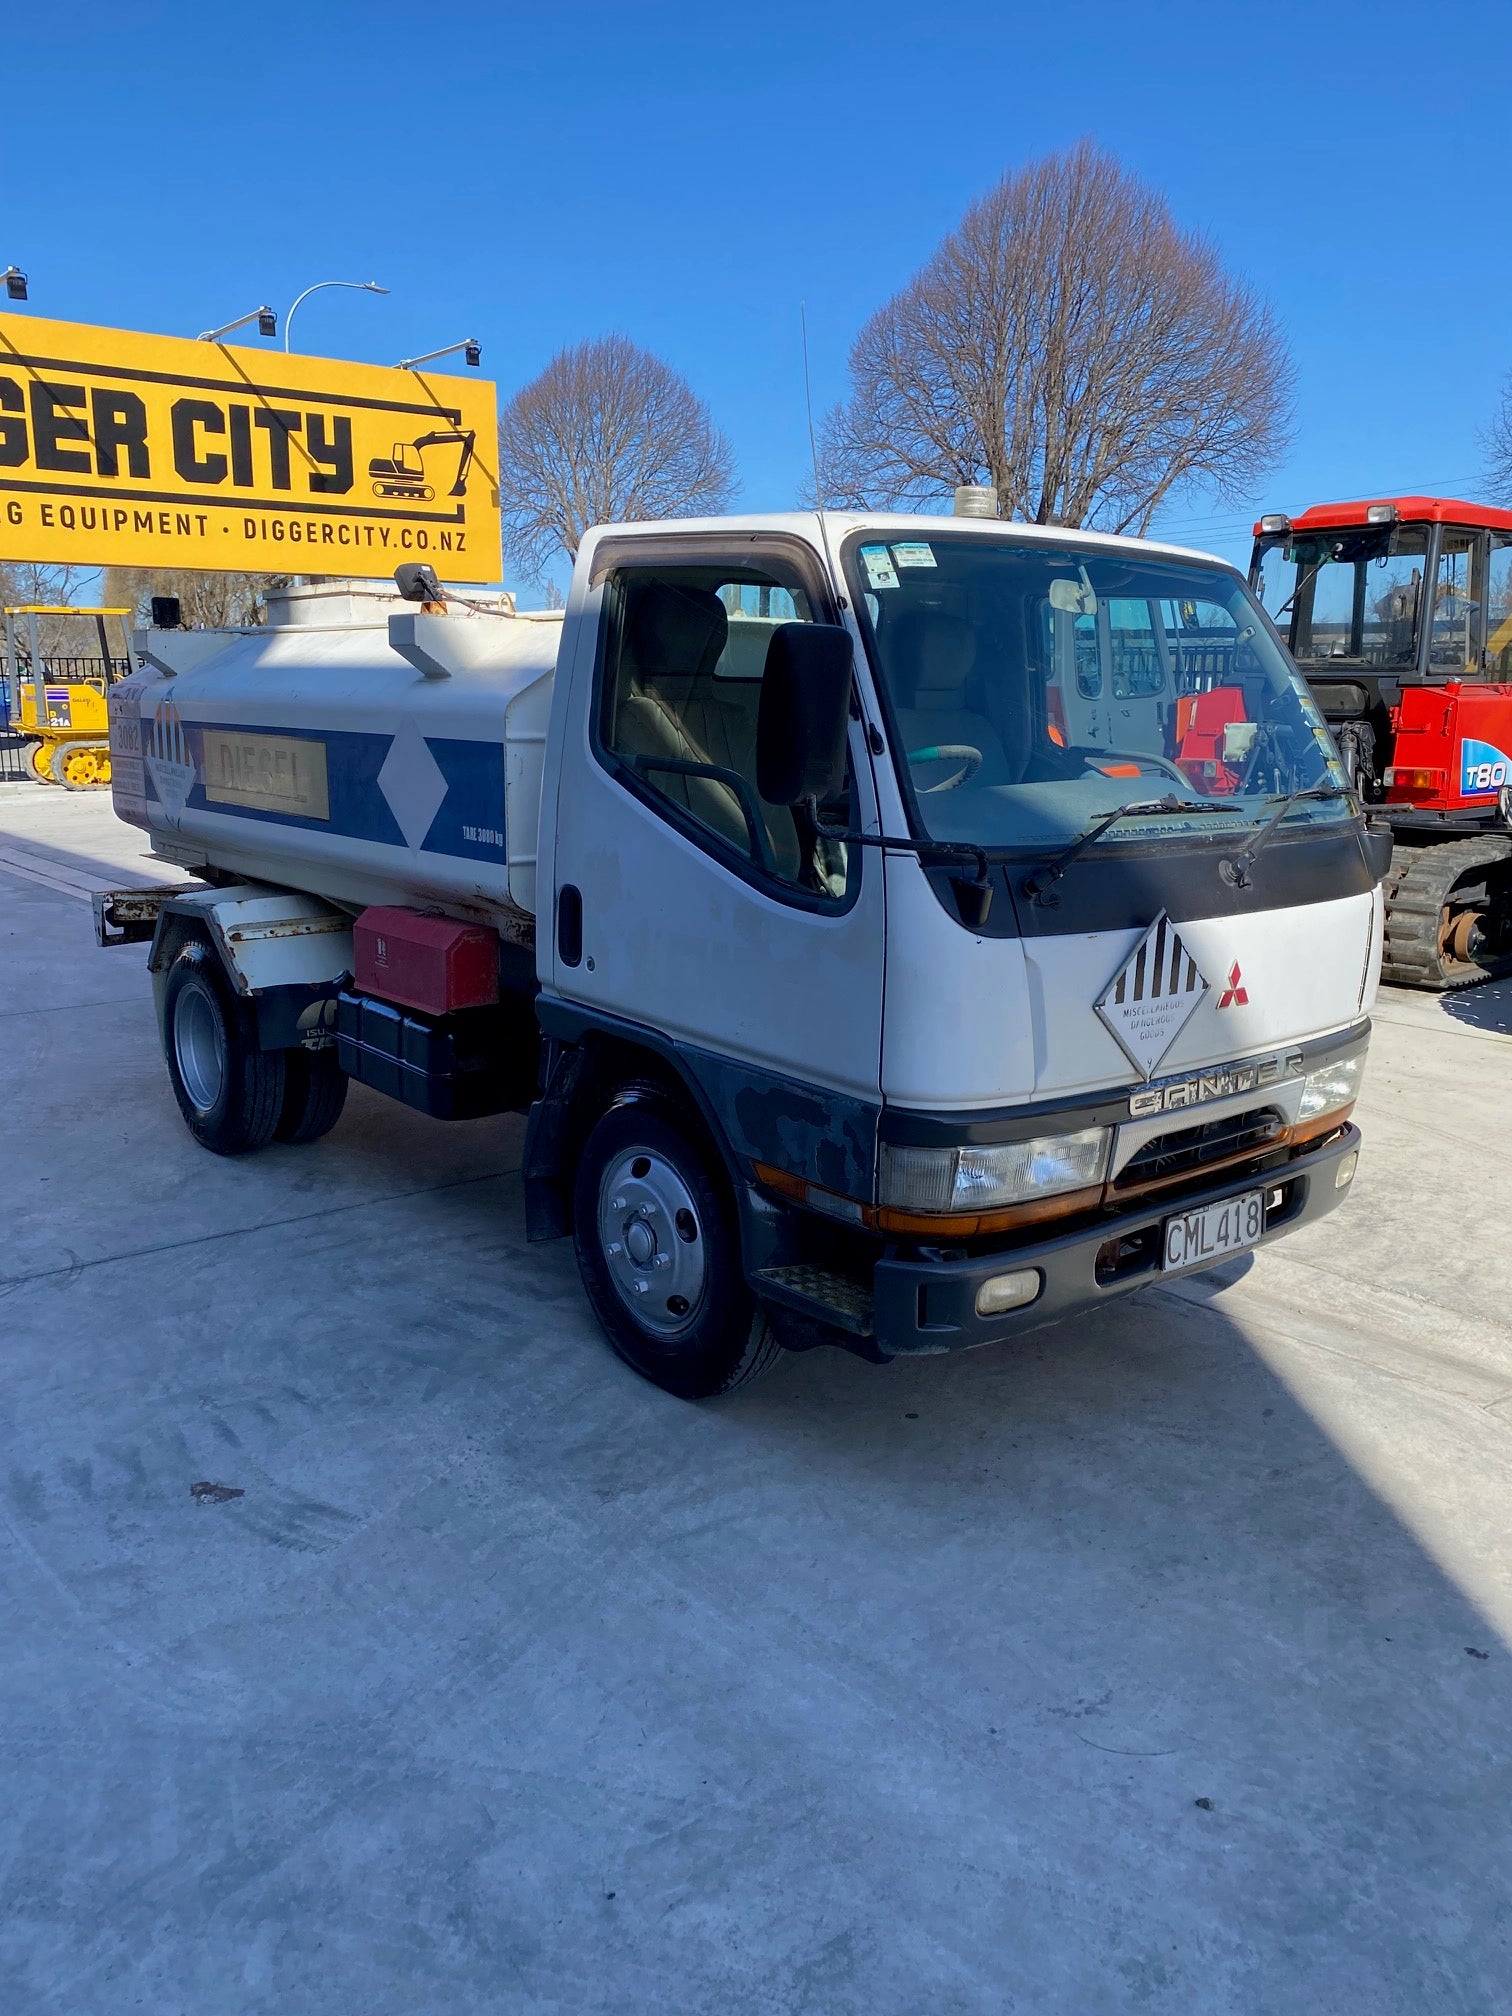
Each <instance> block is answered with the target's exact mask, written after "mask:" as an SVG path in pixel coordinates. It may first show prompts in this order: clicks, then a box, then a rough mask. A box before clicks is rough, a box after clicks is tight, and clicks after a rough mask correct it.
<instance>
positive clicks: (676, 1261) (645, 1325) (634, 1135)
mask: <svg viewBox="0 0 1512 2016" xmlns="http://www.w3.org/2000/svg"><path fill="white" fill-rule="evenodd" d="M573 1206H574V1208H573V1220H574V1225H573V1243H574V1246H575V1247H576V1250H577V1261H578V1269H579V1271H580V1273H581V1274H582V1277H583V1286H584V1287H585V1288H586V1290H587V1292H588V1299H589V1301H590V1302H591V1303H592V1305H593V1310H594V1314H595V1315H596V1316H597V1317H598V1319H599V1322H600V1323H601V1324H602V1326H603V1329H604V1333H605V1335H606V1336H607V1337H608V1339H609V1342H610V1343H611V1344H612V1345H613V1346H614V1349H615V1350H616V1351H617V1352H618V1353H619V1355H620V1357H621V1358H623V1359H624V1361H625V1363H626V1364H627V1365H630V1366H632V1367H633V1368H634V1370H635V1371H637V1372H639V1373H640V1374H641V1376H642V1377H643V1378H645V1379H649V1380H650V1381H651V1382H652V1384H653V1385H656V1386H660V1387H661V1388H662V1389H663V1390H664V1391H665V1392H668V1393H674V1394H676V1395H677V1397H678V1398H679V1399H682V1400H704V1399H708V1398H710V1397H711V1396H712V1395H714V1394H716V1393H730V1392H733V1391H734V1390H735V1388H736V1387H738V1386H744V1385H746V1384H747V1383H748V1382H749V1381H750V1380H752V1379H754V1378H756V1377H757V1376H758V1375H759V1374H760V1373H762V1372H764V1371H766V1370H767V1368H768V1367H769V1366H771V1365H772V1364H774V1363H775V1362H776V1360H777V1358H778V1356H779V1355H780V1353H781V1349H782V1347H781V1345H780V1344H778V1343H777V1341H776V1339H775V1338H774V1337H773V1335H772V1333H771V1330H770V1329H769V1328H768V1325H767V1323H766V1319H765V1317H764V1315H763V1314H762V1312H761V1310H760V1308H759V1306H758V1305H757V1303H756V1301H755V1298H754V1297H753V1296H752V1294H751V1292H750V1290H749V1288H748V1287H747V1286H746V1281H745V1276H744V1274H743V1272H742V1270H741V1264H740V1235H739V1231H738V1229H737V1226H736V1223H735V1209H734V1203H733V1200H732V1199H731V1197H730V1195H729V1185H728V1183H727V1182H726V1180H725V1175H724V1171H723V1169H722V1168H720V1167H719V1165H718V1163H717V1161H716V1159H715V1157H714V1155H713V1153H712V1151H711V1150H710V1149H709V1148H708V1147H706V1146H705V1145H704V1143H703V1141H702V1138H701V1130H700V1129H699V1128H698V1126H697V1124H696V1122H694V1121H692V1120H691V1119H690V1118H689V1116H688V1115H686V1114H685V1113H684V1112H683V1111H682V1110H681V1109H680V1108H679V1107H678V1106H677V1105H676V1104H675V1103H674V1102H673V1101H672V1100H671V1099H670V1098H669V1097H668V1096H667V1095H666V1094H665V1093H663V1092H661V1091H659V1090H655V1089H653V1088H650V1087H646V1088H628V1089H627V1090H626V1091H625V1092H623V1093H621V1094H620V1095H619V1096H618V1097H617V1099H616V1101H615V1103H614V1104H613V1105H612V1106H611V1107H610V1108H609V1111H608V1112H607V1113H605V1114H604V1116H603V1118H602V1119H601V1120H600V1121H599V1122H598V1123H597V1125H596V1126H595V1127H594V1129H593V1131H592V1132H591V1133H590V1135H589V1136H588V1139H587V1141H586V1143H585V1144H584V1147H583V1154H582V1159H581V1161H580V1162H579V1164H578V1174H577V1183H576V1187H575V1191H574V1199H573Z"/></svg>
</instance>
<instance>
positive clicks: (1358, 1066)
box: [1297, 1050, 1365, 1121]
mask: <svg viewBox="0 0 1512 2016" xmlns="http://www.w3.org/2000/svg"><path fill="white" fill-rule="evenodd" d="M1364 1076H1365V1052H1364V1051H1363V1050H1354V1051H1351V1053H1350V1054H1349V1056H1347V1057H1335V1058H1333V1059H1332V1060H1331V1061H1330V1062H1329V1063H1327V1064H1320V1065H1319V1066H1318V1068H1317V1070H1316V1071H1309V1072H1308V1074H1307V1076H1306V1077H1305V1078H1304V1079H1303V1080H1302V1103H1301V1105H1300V1106H1298V1108H1297V1118H1298V1120H1299V1121H1301V1120H1316V1119H1317V1118H1318V1116H1319V1114H1321V1113H1333V1112H1336V1111H1337V1110H1338V1108H1339V1107H1341V1106H1352V1105H1353V1104H1354V1102H1355V1100H1356V1099H1358V1098H1359V1096H1360V1081H1361V1079H1362V1078H1363V1077H1364Z"/></svg>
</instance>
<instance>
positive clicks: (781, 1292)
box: [751, 1262, 873, 1337]
mask: <svg viewBox="0 0 1512 2016" xmlns="http://www.w3.org/2000/svg"><path fill="white" fill-rule="evenodd" d="M751 1281H752V1285H753V1286H754V1287H755V1288H756V1289H757V1290H758V1292H759V1293H761V1294H762V1295H766V1296H769V1297H770V1298H771V1299H772V1300H773V1301H774V1302H781V1303H782V1304H783V1305H784V1307H786V1308H789V1309H793V1310H795V1311H796V1312H797V1313H798V1314H799V1315H800V1316H808V1317H810V1318H812V1319H813V1320H814V1321H816V1322H820V1323H829V1324H832V1325H833V1326H834V1327H835V1328H836V1329H837V1330H845V1331H848V1332H849V1333H850V1335H851V1336H853V1337H870V1336H871V1334H872V1330H873V1314H872V1312H873V1304H872V1292H871V1290H870V1288H868V1287H867V1286H866V1284H865V1283H864V1282H862V1281H858V1280H856V1279H855V1277H854V1276H853V1275H850V1274H840V1273H837V1272H836V1271H835V1270H834V1269H832V1268H829V1267H815V1266H811V1265H809V1264H807V1263H803V1262H798V1263H794V1264H790V1265H788V1266H785V1267H760V1268H758V1269H757V1271H756V1272H755V1273H754V1274H753V1275H752V1276H751Z"/></svg>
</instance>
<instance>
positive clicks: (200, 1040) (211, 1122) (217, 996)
mask: <svg viewBox="0 0 1512 2016" xmlns="http://www.w3.org/2000/svg"><path fill="white" fill-rule="evenodd" d="M163 1049H164V1051H165V1053H166V1055H167V1059H168V1077H169V1080H170V1082H171V1083H172V1086H173V1096H174V1098H175V1099H177V1101H178V1105H179V1111H180V1113H182V1114H183V1116H184V1124H185V1126H186V1127H187V1128H188V1129H189V1132H190V1133H191V1134H192V1135H193V1136H194V1138H195V1140H196V1141H198V1142H199V1144H200V1146H201V1147H202V1148H208V1149H209V1150H210V1151H211V1153H212V1154H215V1155H246V1154H248V1153H250V1152H251V1150H253V1149H254V1148H264V1147H266V1146H267V1144H268V1142H270V1141H271V1140H272V1139H273V1135H274V1132H275V1130H276V1129H277V1126H278V1122H279V1116H280V1114H281V1113H282V1111H283V1101H284V1054H283V1052H282V1051H281V1050H260V1049H259V1048H258V1044H257V1031H256V1028H255V1027H254V1026H253V1022H252V1017H251V1015H250V1014H249V1013H248V1012H247V1010H246V1009H245V1008H243V1007H242V1005H241V1004H240V1002H238V1001H237V999H236V996H235V995H234V994H233V993H232V991H231V988H230V985H229V983H228V982H227V979H226V976H225V973H224V971H223V969H222V967H221V964H220V961H219V960H218V959H217V958H216V956H215V954H214V953H213V952H212V951H211V949H210V947H209V946H208V945H205V944H203V943H201V942H200V941H199V940H197V939H196V940H193V941H192V942H191V943H189V944H188V945H186V946H185V947H184V948H183V950H182V951H181V952H180V953H179V955H178V957H177V958H176V959H175V960H174V962H173V964H172V965H171V966H170V967H169V969H168V983H167V986H166V988H165V989H164V997H163Z"/></svg>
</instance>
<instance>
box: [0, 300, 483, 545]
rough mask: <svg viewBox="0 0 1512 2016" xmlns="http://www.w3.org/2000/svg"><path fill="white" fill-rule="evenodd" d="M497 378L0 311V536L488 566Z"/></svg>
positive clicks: (33, 541) (20, 540)
mask: <svg viewBox="0 0 1512 2016" xmlns="http://www.w3.org/2000/svg"><path fill="white" fill-rule="evenodd" d="M494 438H495V409H494V390H493V387H492V386H491V385H488V384H482V383H479V382H478V381H477V380H471V379H459V378H455V377H446V376H443V377H439V378H437V377H429V376H423V375H421V374H420V373H418V372H413V371H390V370H383V369H380V368H378V367H376V366H373V365H364V364H345V363H333V362H331V361H329V360H327V359H322V358H309V357H290V356H286V355H279V354H278V353H276V352H273V353H270V352H266V351H260V350H242V349H233V348H230V347H228V346H225V345H219V344H217V345H212V344H207V343H191V342H187V341H185V340H184V339H182V338H179V337H170V336H144V335H138V334H135V333H133V332H131V331H129V330H116V329H92V328H85V327H82V326H80V325H78V324H75V323H67V322H46V321H42V320H40V319H37V318H33V317H26V318H23V317H21V316H17V315H0V553H3V554H4V555H5V556H6V557H8V558H15V559H23V560H35V561H39V562H43V563H70V562H71V563H74V564H82V565H85V566H111V565H116V566H146V565H154V564H156V565H162V566H174V567H207V568H235V569H247V570H253V571H260V570H267V571H270V572H272V571H282V570H287V569H288V568H289V566H290V565H291V560H290V555H289V552H288V548H289V547H290V546H301V547H306V546H319V547H321V548H323V549H325V550H324V551H323V552H322V554H321V556H320V559H319V561H315V560H314V559H310V560H306V561H304V562H303V564H304V565H306V566H309V565H319V566H321V567H322V568H325V567H327V566H328V567H329V568H330V569H331V571H333V572H336V571H339V572H341V573H345V574H356V575H374V576H382V575H386V574H389V573H391V572H392V570H393V567H394V564H395V562H396V561H397V560H400V559H403V558H405V557H406V556H407V555H409V556H413V555H416V554H419V555H423V556H424V557H425V558H426V559H427V560H429V561H430V563H431V565H432V566H433V567H434V568H435V570H436V572H437V574H438V575H439V576H440V577H441V578H442V579H443V580H453V581H459V580H467V581H487V580H493V579H495V578H496V577H497V575H498V571H499V508H498V506H499V499H498V485H497V479H496V477H495V475H494V473H493V469H492V450H493V442H494Z"/></svg>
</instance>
